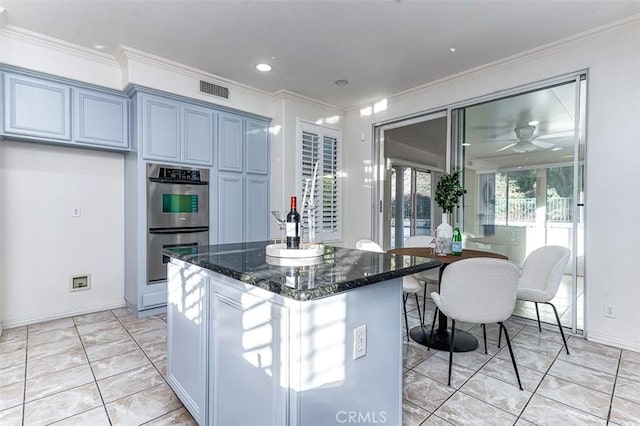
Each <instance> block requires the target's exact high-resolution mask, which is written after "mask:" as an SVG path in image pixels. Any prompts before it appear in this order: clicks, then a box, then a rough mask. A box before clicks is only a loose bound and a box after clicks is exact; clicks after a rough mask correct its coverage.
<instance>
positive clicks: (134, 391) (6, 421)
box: [0, 309, 196, 426]
mask: <svg viewBox="0 0 640 426" xmlns="http://www.w3.org/2000/svg"><path fill="white" fill-rule="evenodd" d="M165 318H166V317H165V316H164V315H159V316H154V317H148V318H144V319H141V320H138V319H137V318H135V317H134V316H133V315H131V314H130V313H128V312H127V311H126V310H125V309H115V310H112V311H103V312H97V313H93V314H87V315H81V316H77V317H73V318H64V319H59V320H55V321H49V322H44V323H39V324H33V325H29V326H25V327H19V328H13V329H9V330H4V331H3V333H2V336H1V337H0V425H2V426H9V425H22V424H24V425H47V424H56V425H91V426H94V425H95V426H98V425H110V424H111V425H140V424H145V425H179V424H180V425H194V424H196V423H195V422H194V421H193V419H192V418H191V416H190V415H189V413H188V412H187V410H186V409H185V408H184V407H183V406H182V403H181V402H180V400H178V398H177V397H176V396H175V394H174V393H173V391H172V390H171V388H170V387H169V386H168V385H167V382H166V381H165V378H164V376H165V375H166V370H167V367H166V365H167V355H166V339H167V333H166V329H167V327H166V326H167V324H166V321H165Z"/></svg>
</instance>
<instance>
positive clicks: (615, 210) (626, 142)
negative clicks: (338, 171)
mask: <svg viewBox="0 0 640 426" xmlns="http://www.w3.org/2000/svg"><path fill="white" fill-rule="evenodd" d="M638 52H640V22H638V20H635V21H633V22H631V23H628V24H627V25H625V26H622V27H619V28H617V29H610V30H609V31H606V32H602V33H600V34H598V35H593V36H591V37H585V38H583V39H576V40H573V41H572V42H567V43H563V44H558V45H555V46H551V47H549V48H547V49H540V50H537V51H534V52H530V54H527V55H521V56H519V57H514V58H510V59H509V60H505V61H502V62H501V63H497V64H493V65H492V66H488V67H485V68H482V69H478V70H475V71H474V72H470V73H468V74H465V75H460V76H456V77H453V78H451V79H449V80H444V81H440V82H438V83H437V84H433V85H430V86H425V87H424V88H421V89H420V90H417V91H416V92H414V93H413V94H408V95H403V96H402V97H398V98H390V99H389V102H388V108H387V110H386V111H384V112H383V113H382V114H378V115H374V116H369V117H360V116H359V111H356V110H354V111H351V112H350V113H349V114H348V115H347V121H346V132H345V133H346V135H347V137H346V139H347V145H348V146H350V147H352V149H350V150H349V155H348V156H347V158H348V162H349V163H348V164H347V171H348V174H349V176H350V179H351V183H352V184H351V185H349V186H348V188H349V189H348V191H347V193H346V199H345V203H346V208H347V209H348V210H349V211H350V215H353V217H354V220H353V222H351V223H350V224H349V226H348V227H347V228H346V231H347V232H346V234H345V244H347V245H348V244H350V243H353V242H354V241H355V240H356V239H358V238H362V235H366V234H367V233H369V232H370V229H371V217H369V215H367V214H366V210H367V206H370V204H371V192H370V191H369V185H368V184H367V183H365V182H363V180H364V178H365V169H364V167H363V166H364V165H365V164H367V162H368V161H371V159H372V157H371V155H370V152H371V133H372V132H371V128H372V125H373V124H374V123H376V122H381V121H384V120H387V119H391V118H394V117H400V116H403V115H406V114H410V113H415V112H417V111H427V110H433V109H437V108H441V107H444V106H447V105H452V104H456V103H459V102H462V101H465V100H469V99H473V98H475V97H479V96H485V95H488V94H491V93H494V92H497V91H500V90H507V89H510V88H514V87H518V86H522V85H526V84H530V83H533V82H536V81H540V80H544V79H547V78H551V77H555V76H559V75H563V74H567V73H571V72H575V71H578V70H583V69H588V70H589V81H588V84H589V92H588V119H587V156H586V185H587V186H586V200H585V201H586V203H585V204H586V206H585V209H586V262H587V264H586V285H587V289H586V305H587V306H586V310H585V316H586V331H587V335H588V337H589V338H590V339H592V340H596V341H600V342H604V343H608V344H614V345H617V346H621V347H627V348H630V349H635V350H640V310H638V309H637V306H638V303H639V301H640V285H639V284H638V282H640V281H639V280H638V277H639V276H640V262H639V261H638V260H639V259H640V244H638V242H639V241H640V227H639V226H637V212H638V211H640V185H637V182H638V181H639V180H640V144H639V143H638V141H640V119H639V117H640V78H639V76H640V54H639V53H638ZM362 132H366V134H367V142H366V144H365V143H361V142H359V135H360V134H361V133H362ZM356 147H357V148H356ZM356 218H357V219H356ZM612 235H614V237H613V238H612ZM605 303H611V304H613V305H614V306H615V307H616V311H617V312H616V314H617V318H615V319H609V318H604V315H603V305H604V304H605Z"/></svg>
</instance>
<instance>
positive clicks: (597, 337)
mask: <svg viewBox="0 0 640 426" xmlns="http://www.w3.org/2000/svg"><path fill="white" fill-rule="evenodd" d="M587 340H590V341H592V342H595V343H601V344H603V345H608V346H614V347H616V348H622V349H628V350H630V351H635V352H640V342H630V341H628V340H621V339H616V338H612V337H611V336H608V335H606V334H600V333H594V332H592V331H590V332H589V334H587Z"/></svg>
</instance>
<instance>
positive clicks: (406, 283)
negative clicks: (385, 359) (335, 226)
mask: <svg viewBox="0 0 640 426" xmlns="http://www.w3.org/2000/svg"><path fill="white" fill-rule="evenodd" d="M356 249H358V250H365V251H373V252H376V253H384V250H383V249H382V247H380V245H379V244H378V243H376V242H375V241H371V240H358V241H357V242H356ZM420 288H422V286H421V285H420V281H418V279H417V278H416V277H414V276H413V275H405V276H404V277H402V291H403V294H402V308H403V310H404V326H405V328H406V329H407V341H409V320H408V317H407V299H408V298H409V295H410V294H413V297H415V300H416V307H417V309H418V317H419V318H420V324H422V315H421V313H420V302H419V301H418V292H419V291H420Z"/></svg>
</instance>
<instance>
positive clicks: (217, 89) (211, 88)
mask: <svg viewBox="0 0 640 426" xmlns="http://www.w3.org/2000/svg"><path fill="white" fill-rule="evenodd" d="M200 92H201V93H206V94H207V95H213V96H217V97H219V98H223V99H229V88H228V87H224V86H219V85H217V84H213V83H209V82H208V81H203V80H200Z"/></svg>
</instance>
